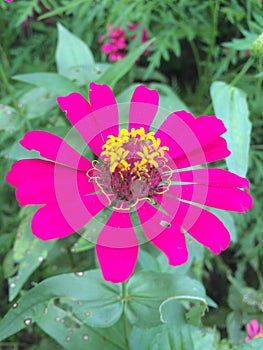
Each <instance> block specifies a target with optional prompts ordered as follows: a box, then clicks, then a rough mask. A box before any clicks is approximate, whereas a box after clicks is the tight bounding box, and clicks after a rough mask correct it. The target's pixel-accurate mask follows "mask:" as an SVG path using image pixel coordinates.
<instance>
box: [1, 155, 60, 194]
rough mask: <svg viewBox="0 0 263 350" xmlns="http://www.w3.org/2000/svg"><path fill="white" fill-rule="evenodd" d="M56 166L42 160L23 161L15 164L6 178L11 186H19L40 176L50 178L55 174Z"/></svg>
mask: <svg viewBox="0 0 263 350" xmlns="http://www.w3.org/2000/svg"><path fill="white" fill-rule="evenodd" d="M54 166H55V164H54V163H52V162H48V161H46V160H41V159H23V160H18V161H17V162H15V163H13V165H12V168H11V170H10V171H9V173H8V174H7V176H6V181H7V182H8V183H9V184H10V185H11V186H16V187H17V186H19V185H21V184H22V183H23V182H25V181H27V180H28V179H30V180H32V179H34V178H38V177H39V176H43V177H44V176H46V175H47V176H50V175H51V174H53V172H54Z"/></svg>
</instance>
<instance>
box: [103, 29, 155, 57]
mask: <svg viewBox="0 0 263 350" xmlns="http://www.w3.org/2000/svg"><path fill="white" fill-rule="evenodd" d="M139 25H140V24H139V23H134V24H131V25H130V26H128V29H129V31H130V32H132V31H134V30H135V29H137V28H138V27H139ZM107 30H108V33H107V35H104V34H100V35H99V37H98V42H99V43H101V42H102V41H103V40H105V39H106V40H107V39H108V42H106V43H104V44H103V45H101V47H100V49H101V51H103V52H104V53H106V54H107V55H109V60H110V61H111V62H114V61H119V60H122V59H123V58H124V57H125V56H126V53H127V47H128V45H129V42H131V41H133V40H135V38H136V37H137V35H136V34H134V35H132V36H131V37H130V39H129V35H127V33H126V32H125V31H124V30H123V29H122V28H121V27H120V26H118V27H117V28H113V26H112V24H109V25H108V26H107ZM107 37H108V38H107ZM147 40H149V35H148V32H147V30H146V28H143V29H142V33H141V43H142V44H143V43H145V42H146V41H147ZM149 54H150V51H149V50H145V51H144V52H143V55H144V56H147V55H149Z"/></svg>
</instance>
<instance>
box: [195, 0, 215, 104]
mask: <svg viewBox="0 0 263 350" xmlns="http://www.w3.org/2000/svg"><path fill="white" fill-rule="evenodd" d="M209 2H210V9H211V16H212V31H211V37H210V43H209V47H208V52H207V56H206V60H205V68H204V72H203V74H202V75H201V79H200V86H199V89H198V95H197V101H198V104H200V99H201V98H202V96H203V95H204V91H205V87H206V83H207V80H208V75H209V67H210V63H211V59H212V55H213V51H214V47H215V42H216V35H217V22H218V10H219V0H216V1H214V0H210V1H209Z"/></svg>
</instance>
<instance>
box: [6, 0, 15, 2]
mask: <svg viewBox="0 0 263 350" xmlns="http://www.w3.org/2000/svg"><path fill="white" fill-rule="evenodd" d="M5 1H6V2H12V1H13V0H5Z"/></svg>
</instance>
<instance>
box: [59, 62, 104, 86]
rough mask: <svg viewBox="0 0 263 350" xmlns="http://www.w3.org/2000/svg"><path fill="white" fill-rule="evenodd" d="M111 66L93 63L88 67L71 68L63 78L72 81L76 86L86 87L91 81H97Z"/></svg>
mask: <svg viewBox="0 0 263 350" xmlns="http://www.w3.org/2000/svg"><path fill="white" fill-rule="evenodd" d="M110 66H111V64H109V63H95V64H93V65H90V66H87V65H86V66H76V67H71V68H69V69H68V70H67V71H66V72H65V74H64V75H65V76H66V77H67V78H69V79H70V80H72V81H74V82H75V83H76V85H78V86H86V85H88V84H89V83H90V82H92V81H97V80H98V79H99V78H100V77H101V76H102V75H103V74H104V73H105V72H106V70H107V69H109V67H110Z"/></svg>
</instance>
